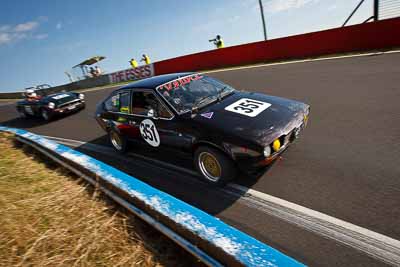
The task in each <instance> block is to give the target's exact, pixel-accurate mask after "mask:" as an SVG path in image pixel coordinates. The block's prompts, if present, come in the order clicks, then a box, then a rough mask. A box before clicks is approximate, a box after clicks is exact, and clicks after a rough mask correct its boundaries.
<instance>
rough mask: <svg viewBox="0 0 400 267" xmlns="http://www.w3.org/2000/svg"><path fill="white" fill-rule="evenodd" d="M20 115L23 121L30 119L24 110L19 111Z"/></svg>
mask: <svg viewBox="0 0 400 267" xmlns="http://www.w3.org/2000/svg"><path fill="white" fill-rule="evenodd" d="M18 114H19V117H20V118H21V119H27V118H28V114H26V113H25V111H23V110H19V111H18Z"/></svg>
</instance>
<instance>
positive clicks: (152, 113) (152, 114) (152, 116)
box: [147, 109, 157, 119]
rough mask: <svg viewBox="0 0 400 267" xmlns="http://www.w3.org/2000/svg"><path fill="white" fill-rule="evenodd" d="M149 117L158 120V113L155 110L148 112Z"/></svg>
mask: <svg viewBox="0 0 400 267" xmlns="http://www.w3.org/2000/svg"><path fill="white" fill-rule="evenodd" d="M147 116H148V117H150V118H153V119H157V112H156V111H155V110H154V109H149V111H147Z"/></svg>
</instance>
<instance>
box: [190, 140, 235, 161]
mask: <svg viewBox="0 0 400 267" xmlns="http://www.w3.org/2000/svg"><path fill="white" fill-rule="evenodd" d="M200 146H208V147H211V148H214V149H217V150H218V151H219V152H221V153H223V154H224V155H226V156H227V157H228V158H230V159H231V160H232V161H234V162H235V159H234V158H233V157H232V155H231V153H229V151H227V150H226V149H224V148H223V147H222V146H219V145H217V144H214V143H212V142H209V141H204V140H200V141H198V142H196V143H194V144H193V147H192V154H193V156H194V154H195V152H196V150H197V149H198V148H199V147H200Z"/></svg>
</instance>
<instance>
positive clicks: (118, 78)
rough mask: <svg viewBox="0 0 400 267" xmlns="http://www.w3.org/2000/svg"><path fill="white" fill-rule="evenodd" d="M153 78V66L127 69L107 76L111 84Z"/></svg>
mask: <svg viewBox="0 0 400 267" xmlns="http://www.w3.org/2000/svg"><path fill="white" fill-rule="evenodd" d="M152 76H154V68H153V64H149V65H144V66H139V67H136V68H129V69H126V70H121V71H116V72H113V73H110V74H108V77H109V80H110V82H111V83H119V82H125V81H135V80H140V79H144V78H149V77H152Z"/></svg>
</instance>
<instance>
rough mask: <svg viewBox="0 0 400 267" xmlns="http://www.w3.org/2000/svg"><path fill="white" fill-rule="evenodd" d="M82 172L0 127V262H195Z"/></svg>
mask: <svg viewBox="0 0 400 267" xmlns="http://www.w3.org/2000/svg"><path fill="white" fill-rule="evenodd" d="M194 265H200V263H199V262H198V261H197V260H195V259H194V258H193V257H192V256H191V255H189V254H188V253H187V252H186V251H184V250H183V249H181V248H179V247H178V246H177V245H176V244H175V243H173V242H172V241H170V240H169V239H168V238H166V237H165V236H163V235H162V234H160V233H159V232H157V231H156V230H154V229H153V228H151V226H149V225H147V224H146V223H144V222H143V221H141V220H140V219H138V218H135V217H133V216H131V215H130V214H128V213H126V211H125V210H123V209H122V208H120V207H118V206H117V205H115V204H114V203H113V202H112V201H111V200H110V199H108V198H107V197H106V196H104V195H103V194H102V193H101V192H99V191H98V190H96V189H95V188H93V187H92V186H90V185H88V184H87V183H85V182H84V181H83V180H81V179H80V178H79V177H76V176H75V175H74V174H72V173H70V172H68V171H67V170H66V169H64V168H61V167H59V166H58V165H56V164H55V163H53V162H51V161H49V160H47V159H45V158H44V157H43V156H42V155H39V154H38V153H36V152H35V151H34V150H33V149H31V148H30V147H28V146H23V147H22V149H21V148H19V147H18V146H17V145H16V143H15V140H14V137H13V136H12V135H8V134H4V133H0V266H194Z"/></svg>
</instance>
